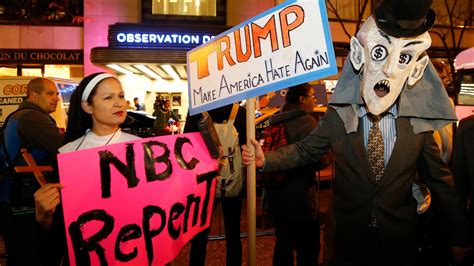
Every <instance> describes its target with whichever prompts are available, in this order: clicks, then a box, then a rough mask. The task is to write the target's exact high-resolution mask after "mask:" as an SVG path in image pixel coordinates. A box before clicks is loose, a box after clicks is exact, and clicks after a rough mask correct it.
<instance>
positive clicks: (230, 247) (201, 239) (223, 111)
mask: <svg viewBox="0 0 474 266" xmlns="http://www.w3.org/2000/svg"><path fill="white" fill-rule="evenodd" d="M231 111H232V104H231V105H226V106H223V107H220V108H216V109H213V110H210V111H209V115H210V116H211V118H212V120H213V121H214V122H215V123H223V122H224V120H227V119H229V115H230V113H231ZM245 112H246V111H245V108H244V107H242V106H239V109H238V111H237V116H236V118H235V121H234V127H235V129H236V130H237V132H238V133H239V144H240V145H242V144H244V143H245V142H246V140H247V133H246V127H245V126H246V118H245ZM201 118H202V115H201V114H197V115H193V116H189V114H188V117H187V118H186V124H185V126H184V133H188V132H199V126H198V122H199V120H200V119H201ZM218 202H219V203H221V204H222V210H223V212H222V213H223V216H224V230H225V236H226V265H227V266H233V265H235V266H238V265H242V242H241V241H240V216H241V213H242V195H238V196H236V197H225V198H222V199H220V200H217V199H216V200H214V203H215V205H216V204H217V203H218ZM210 231H211V228H210V227H209V228H207V229H205V230H203V231H202V232H200V233H198V234H197V235H195V236H194V237H193V239H192V240H191V251H190V254H189V265H190V266H204V265H205V261H206V246H207V241H208V235H209V232H210Z"/></svg>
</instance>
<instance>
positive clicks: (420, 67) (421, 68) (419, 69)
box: [408, 55, 430, 86]
mask: <svg viewBox="0 0 474 266" xmlns="http://www.w3.org/2000/svg"><path fill="white" fill-rule="evenodd" d="M429 60H430V59H429V57H428V56H427V55H425V56H423V58H421V59H420V60H418V61H417V62H416V63H415V67H414V68H413V69H412V70H411V72H410V75H409V76H408V86H413V85H415V83H416V82H417V81H418V80H420V79H421V77H423V73H424V72H425V68H426V66H427V65H428V62H429Z"/></svg>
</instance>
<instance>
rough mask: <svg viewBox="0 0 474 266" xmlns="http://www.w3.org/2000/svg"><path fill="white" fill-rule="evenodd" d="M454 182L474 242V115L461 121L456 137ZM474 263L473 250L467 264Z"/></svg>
mask: <svg viewBox="0 0 474 266" xmlns="http://www.w3.org/2000/svg"><path fill="white" fill-rule="evenodd" d="M451 170H452V171H453V176H454V183H455V185H456V189H457V191H458V194H460V195H461V199H462V203H463V206H464V207H465V208H466V210H467V213H468V218H469V225H470V227H471V243H472V242H474V204H473V202H472V193H473V192H474V115H471V116H468V117H466V118H464V119H462V120H461V121H460V122H459V126H458V128H457V131H456V137H455V139H454V146H453V158H452V161H451ZM473 264H474V252H472V251H471V253H470V255H469V258H467V261H466V265H473Z"/></svg>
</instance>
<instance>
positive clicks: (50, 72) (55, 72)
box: [44, 65, 71, 79]
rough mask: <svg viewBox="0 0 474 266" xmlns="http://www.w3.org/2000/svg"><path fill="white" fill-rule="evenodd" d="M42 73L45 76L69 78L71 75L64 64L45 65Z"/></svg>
mask: <svg viewBox="0 0 474 266" xmlns="http://www.w3.org/2000/svg"><path fill="white" fill-rule="evenodd" d="M44 75H45V76H46V77H55V78H62V79H69V78H70V77H71V74H70V71H69V66H66V65H45V66H44Z"/></svg>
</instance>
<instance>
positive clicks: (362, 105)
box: [242, 0, 469, 266]
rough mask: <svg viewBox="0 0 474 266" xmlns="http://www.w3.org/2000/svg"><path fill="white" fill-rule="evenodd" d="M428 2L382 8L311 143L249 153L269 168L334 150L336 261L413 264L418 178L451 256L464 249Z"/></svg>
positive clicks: (332, 243)
mask: <svg viewBox="0 0 474 266" xmlns="http://www.w3.org/2000/svg"><path fill="white" fill-rule="evenodd" d="M431 3H432V0H418V1H413V0H403V1H395V0H384V1H383V2H382V4H381V6H380V7H378V8H377V9H376V10H375V13H374V16H373V17H369V18H368V20H367V21H366V22H365V24H364V26H363V27H362V29H361V30H360V31H359V32H358V34H357V37H354V38H352V40H351V52H350V58H349V60H347V61H346V64H345V66H344V69H343V72H342V75H341V77H340V79H339V81H338V84H337V87H336V89H335V93H334V94H333V97H332V99H331V103H330V108H328V111H327V113H326V115H325V116H324V118H323V119H322V120H321V121H320V124H319V127H318V128H317V129H316V130H314V131H313V132H312V133H311V134H310V135H309V137H308V138H306V139H305V140H303V141H300V142H298V143H295V144H291V145H288V146H284V147H282V148H280V149H279V150H277V151H272V152H267V153H265V155H264V154H263V152H262V150H261V148H260V146H259V145H258V143H257V142H256V141H252V144H253V145H254V146H255V149H256V153H255V156H254V155H253V154H252V153H251V152H250V150H249V148H248V147H247V146H245V145H244V146H243V147H242V148H243V153H242V156H243V161H244V163H245V164H250V163H251V162H252V161H253V160H255V164H256V166H257V167H263V170H264V171H277V170H281V169H286V168H294V167H298V166H301V165H306V164H312V163H314V162H316V161H318V160H319V159H320V158H321V156H322V155H323V154H325V153H326V151H327V150H328V149H329V148H331V149H332V151H333V153H334V158H335V167H336V183H335V189H334V195H333V200H332V205H331V206H330V208H329V217H330V219H329V221H328V223H327V226H326V229H327V233H326V235H327V241H326V242H325V244H326V250H327V251H328V252H327V254H326V256H325V258H326V259H327V260H328V262H329V264H330V265H373V266H375V265H394V266H395V265H397V266H399V265H415V264H416V252H417V249H416V219H417V213H416V207H417V204H416V201H415V200H414V198H413V196H412V184H413V180H414V177H415V175H416V174H417V172H418V173H419V174H420V176H421V177H422V181H423V182H425V183H426V184H427V185H428V187H429V188H430V190H431V192H432V195H433V198H434V199H435V200H437V201H436V202H437V204H438V205H439V206H438V207H439V208H440V210H441V211H442V212H443V214H442V216H443V218H444V219H445V222H446V224H447V226H448V227H447V228H448V229H447V231H448V233H449V236H450V240H451V244H452V246H453V252H454V255H455V256H456V257H458V258H459V257H462V256H463V254H464V253H465V252H466V250H467V249H466V248H460V247H465V246H467V245H468V241H469V240H468V231H469V229H468V225H467V220H466V217H465V215H464V214H463V211H462V207H461V205H460V201H459V198H458V197H457V195H456V193H455V190H454V187H453V182H452V176H451V173H450V172H449V170H448V167H447V165H446V164H445V163H444V162H443V161H442V159H441V157H440V153H439V150H438V148H437V146H436V143H435V142H434V139H433V135H432V131H433V130H434V129H436V128H438V127H441V126H443V125H444V124H446V123H449V122H450V121H451V120H455V115H454V112H453V110H452V108H451V106H450V104H449V100H448V97H447V94H446V92H445V91H444V88H443V87H442V86H441V84H440V80H439V78H437V77H436V74H435V72H434V70H433V67H432V66H431V65H430V64H429V58H428V56H427V55H426V53H425V51H426V49H428V47H429V46H430V44H431V39H430V36H429V34H428V33H427V31H428V29H429V28H430V27H431V26H432V25H433V23H434V18H435V14H434V11H433V10H432V9H430V6H431ZM433 101H436V103H434V102H433ZM254 157H255V158H254ZM283 162H284V163H283Z"/></svg>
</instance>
